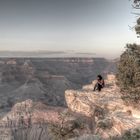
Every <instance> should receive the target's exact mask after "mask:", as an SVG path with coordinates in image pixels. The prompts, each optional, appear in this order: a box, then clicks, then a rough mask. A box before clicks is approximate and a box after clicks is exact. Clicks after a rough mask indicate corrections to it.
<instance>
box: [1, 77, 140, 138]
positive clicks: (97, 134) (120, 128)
mask: <svg viewBox="0 0 140 140" xmlns="http://www.w3.org/2000/svg"><path fill="white" fill-rule="evenodd" d="M115 81H116V79H115V76H114V75H108V76H107V79H106V80H105V83H106V86H105V88H104V89H103V90H102V91H101V92H93V88H94V84H95V82H96V81H93V82H92V83H91V84H89V85H85V86H83V88H82V89H80V90H67V91H66V92H65V99H66V103H67V108H64V107H51V106H47V105H44V104H43V103H41V102H34V101H32V100H26V101H23V102H20V103H17V104H15V105H14V106H13V107H12V109H11V111H9V112H8V113H7V114H4V115H3V117H1V119H0V140H19V139H20V140H69V139H70V140H114V139H113V138H117V137H121V136H122V135H123V134H124V133H125V132H127V131H129V130H132V131H133V130H134V129H135V128H139V126H140V111H138V110H135V109H134V108H132V107H129V106H126V105H125V104H124V102H123V101H122V99H121V94H120V91H119V88H118V87H117V85H116V84H115V83H116V82H115ZM134 132H135V131H134ZM115 140H116V139H115ZM117 140H124V139H123V138H122V139H121V138H120V139H117Z"/></svg>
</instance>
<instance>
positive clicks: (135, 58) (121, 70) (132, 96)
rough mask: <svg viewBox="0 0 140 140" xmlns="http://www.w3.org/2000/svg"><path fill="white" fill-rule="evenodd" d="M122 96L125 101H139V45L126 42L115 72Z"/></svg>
mask: <svg viewBox="0 0 140 140" xmlns="http://www.w3.org/2000/svg"><path fill="white" fill-rule="evenodd" d="M117 80H118V85H119V86H120V88H121V91H122V98H123V99H124V100H125V101H126V102H127V103H132V104H134V103H138V102H139V101H140V46H138V45H136V44H128V45H127V46H126V50H125V51H124V53H123V54H122V55H121V57H120V61H119V63H118V73H117Z"/></svg>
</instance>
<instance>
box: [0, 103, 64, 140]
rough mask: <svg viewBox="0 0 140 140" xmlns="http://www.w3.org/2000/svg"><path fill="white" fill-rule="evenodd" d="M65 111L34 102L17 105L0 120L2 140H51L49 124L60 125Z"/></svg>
mask: <svg viewBox="0 0 140 140" xmlns="http://www.w3.org/2000/svg"><path fill="white" fill-rule="evenodd" d="M65 110H66V109H65V108H61V107H49V106H46V105H44V104H42V103H41V102H33V101H32V100H26V101H23V102H21V103H17V104H15V105H14V106H13V108H12V109H11V111H10V112H9V113H7V114H6V115H5V116H4V117H3V118H1V120H0V140H49V139H50V138H51V136H50V134H49V132H48V123H52V124H53V123H59V122H60V120H59V118H60V112H63V111H65Z"/></svg>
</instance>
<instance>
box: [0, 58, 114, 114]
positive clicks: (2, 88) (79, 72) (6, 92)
mask: <svg viewBox="0 0 140 140" xmlns="http://www.w3.org/2000/svg"><path fill="white" fill-rule="evenodd" d="M111 72H115V63H114V62H112V61H108V60H106V59H103V58H0V112H1V114H2V113H3V111H7V110H9V109H10V108H11V107H12V106H13V105H14V104H15V103H18V102H22V101H25V100H27V99H31V100H33V101H41V102H42V103H44V104H47V105H51V106H66V103H65V97H64V92H65V90H67V89H79V88H81V87H82V85H84V84H86V83H89V82H91V81H92V79H95V77H96V75H97V74H99V73H101V74H103V75H104V76H105V75H106V74H107V73H111Z"/></svg>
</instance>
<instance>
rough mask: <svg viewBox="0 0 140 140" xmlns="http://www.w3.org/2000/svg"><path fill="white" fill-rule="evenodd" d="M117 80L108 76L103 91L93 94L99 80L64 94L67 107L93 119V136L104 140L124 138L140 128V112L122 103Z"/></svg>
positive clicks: (112, 76)
mask: <svg viewBox="0 0 140 140" xmlns="http://www.w3.org/2000/svg"><path fill="white" fill-rule="evenodd" d="M115 81H116V79H115V76H114V75H108V77H107V80H106V81H105V83H106V87H105V88H104V89H103V90H102V91H101V92H93V87H94V83H95V82H96V81H93V82H92V83H91V84H90V85H86V86H83V88H82V89H81V90H67V91H66V92H65V98H66V102H67V105H68V108H69V109H70V110H71V111H73V112H75V113H80V114H82V115H85V116H87V117H90V118H91V120H92V122H91V123H93V124H92V125H93V126H94V129H93V130H92V131H94V132H92V133H94V134H97V135H100V136H101V137H102V138H103V139H109V138H110V137H115V136H121V135H122V134H123V133H124V132H125V131H127V130H130V129H133V128H136V127H138V126H139V125H140V112H139V111H137V110H135V109H134V108H132V107H128V106H126V105H125V104H124V103H123V101H122V99H121V94H120V91H119V88H118V87H117V86H116V84H115Z"/></svg>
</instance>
